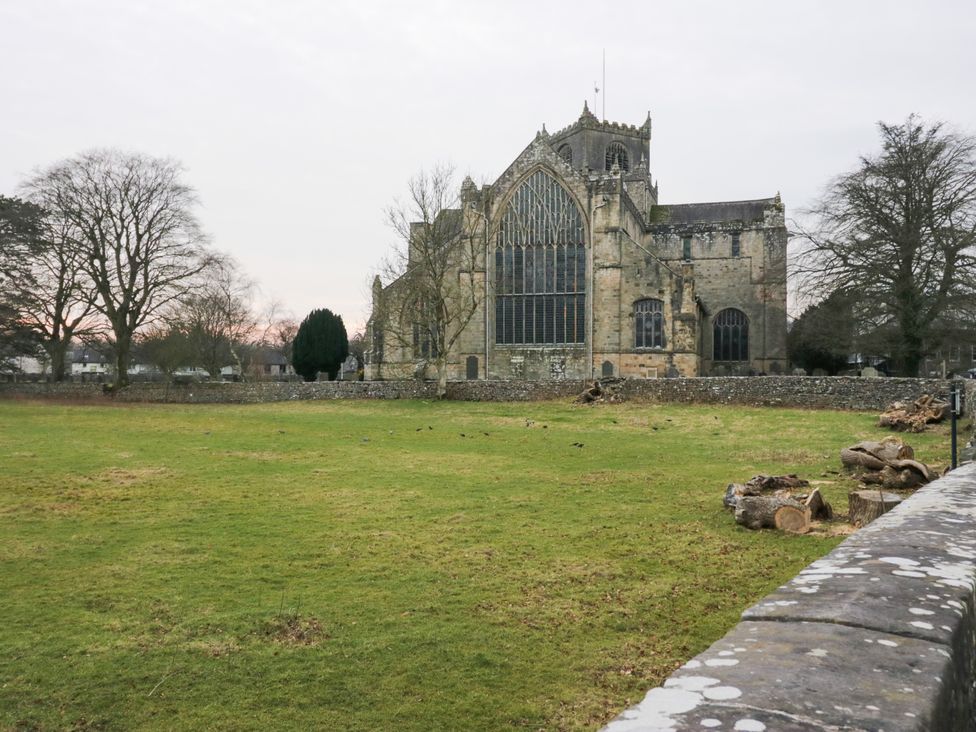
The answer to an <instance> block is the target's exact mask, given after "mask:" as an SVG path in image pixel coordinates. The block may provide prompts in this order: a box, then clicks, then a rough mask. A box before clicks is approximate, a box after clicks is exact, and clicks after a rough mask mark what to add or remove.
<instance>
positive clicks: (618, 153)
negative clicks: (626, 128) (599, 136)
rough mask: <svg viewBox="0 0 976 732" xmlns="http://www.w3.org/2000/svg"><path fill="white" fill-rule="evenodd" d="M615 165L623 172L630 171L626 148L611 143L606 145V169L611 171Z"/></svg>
mask: <svg viewBox="0 0 976 732" xmlns="http://www.w3.org/2000/svg"><path fill="white" fill-rule="evenodd" d="M614 165H617V166H619V167H620V169H621V170H623V171H624V172H626V171H628V170H630V161H629V160H628V158H627V148H625V147H624V146H623V143H621V142H611V143H610V144H609V145H607V155H606V167H607V170H608V171H609V170H612V169H613V166H614Z"/></svg>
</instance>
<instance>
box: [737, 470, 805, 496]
mask: <svg viewBox="0 0 976 732" xmlns="http://www.w3.org/2000/svg"><path fill="white" fill-rule="evenodd" d="M748 485H751V486H755V487H756V488H758V489H759V491H760V492H761V493H770V492H772V491H778V490H782V489H784V488H803V487H804V486H808V485H810V481H808V480H803V478H798V477H797V476H796V474H795V473H790V474H789V475H762V474H760V475H754V476H752V478H750V479H749V482H748Z"/></svg>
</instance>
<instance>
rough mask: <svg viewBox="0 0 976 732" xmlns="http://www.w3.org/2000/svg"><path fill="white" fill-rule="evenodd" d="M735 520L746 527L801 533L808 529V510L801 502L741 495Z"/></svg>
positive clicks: (736, 508) (772, 497)
mask: <svg viewBox="0 0 976 732" xmlns="http://www.w3.org/2000/svg"><path fill="white" fill-rule="evenodd" d="M735 521H736V523H738V524H742V525H743V526H745V527H746V528H748V529H764V528H765V529H780V530H781V531H788V532H790V533H791V534H803V533H806V532H807V531H808V530H809V529H810V511H809V509H808V508H807V507H806V506H804V505H803V504H802V503H798V502H797V501H794V500H792V499H789V498H776V497H774V496H742V497H741V498H739V501H738V503H737V504H736V507H735Z"/></svg>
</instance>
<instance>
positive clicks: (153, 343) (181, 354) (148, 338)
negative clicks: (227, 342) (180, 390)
mask: <svg viewBox="0 0 976 732" xmlns="http://www.w3.org/2000/svg"><path fill="white" fill-rule="evenodd" d="M136 346H137V347H138V349H139V352H140V353H141V354H142V357H143V358H145V359H146V361H147V362H148V363H150V364H152V365H153V366H155V367H156V368H158V369H159V370H160V371H162V372H163V375H164V376H165V377H166V381H167V383H169V382H171V381H172V380H173V375H174V374H175V373H176V371H177V370H178V369H179V368H180V367H183V366H187V365H188V364H189V363H190V362H191V361H192V359H193V348H192V347H191V344H190V339H189V338H188V337H187V334H186V333H184V332H183V331H182V330H181V329H180V327H179V326H178V325H175V324H167V323H161V322H157V323H153V324H151V325H149V326H148V327H147V328H145V329H144V330H143V331H141V332H140V333H139V335H138V340H137V342H136Z"/></svg>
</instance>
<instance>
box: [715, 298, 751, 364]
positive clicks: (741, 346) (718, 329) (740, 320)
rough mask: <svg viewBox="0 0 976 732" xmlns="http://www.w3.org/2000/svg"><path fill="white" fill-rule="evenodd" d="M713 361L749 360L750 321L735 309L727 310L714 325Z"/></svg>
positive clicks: (717, 316) (716, 317)
mask: <svg viewBox="0 0 976 732" xmlns="http://www.w3.org/2000/svg"><path fill="white" fill-rule="evenodd" d="M712 359H713V360H715V361H748V360H749V320H748V318H746V314H745V313H744V312H742V311H741V310H736V309H735V308H726V309H725V310H722V311H721V312H719V313H718V314H717V315H716V316H715V320H714V321H713V323H712Z"/></svg>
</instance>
